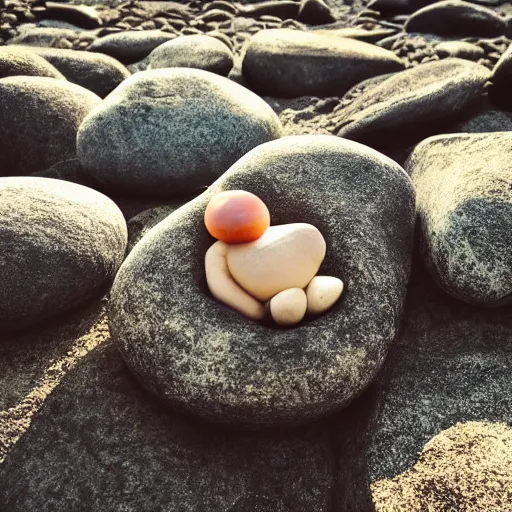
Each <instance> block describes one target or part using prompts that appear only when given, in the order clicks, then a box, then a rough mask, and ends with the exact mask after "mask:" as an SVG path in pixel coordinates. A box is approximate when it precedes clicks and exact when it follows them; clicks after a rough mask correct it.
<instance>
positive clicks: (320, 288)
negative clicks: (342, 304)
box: [306, 276, 343, 315]
mask: <svg viewBox="0 0 512 512" xmlns="http://www.w3.org/2000/svg"><path fill="white" fill-rule="evenodd" d="M342 292H343V282H342V281H341V279H338V278H337V277H331V276H316V277H314V278H313V279H312V280H311V282H310V283H309V285H308V287H307V288H306V296H307V299H308V309H307V311H308V313H309V314H312V315H318V314H320V313H323V312H324V311H327V310H328V309H329V308H330V307H331V306H333V305H334V303H335V302H336V301H337V300H338V299H339V298H340V296H341V294H342Z"/></svg>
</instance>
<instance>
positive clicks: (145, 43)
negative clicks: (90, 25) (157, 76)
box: [88, 30, 177, 64]
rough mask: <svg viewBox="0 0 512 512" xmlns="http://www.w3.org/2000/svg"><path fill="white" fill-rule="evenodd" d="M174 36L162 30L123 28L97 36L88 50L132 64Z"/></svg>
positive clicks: (174, 35) (174, 36)
mask: <svg viewBox="0 0 512 512" xmlns="http://www.w3.org/2000/svg"><path fill="white" fill-rule="evenodd" d="M176 37H177V36H176V34H172V33H170V32H164V31H162V30H125V31H122V32H117V33H114V34H108V35H106V36H103V37H98V38H97V39H95V40H94V41H93V42H92V44H91V46H89V48H88V50H89V51H91V52H99V53H105V54H106V55H110V56H111V57H114V58H115V59H117V60H118V61H120V62H122V63H123V64H133V63H134V62H138V61H140V60H142V59H143V58H144V57H147V56H148V55H149V54H150V53H151V52H152V51H153V50H154V49H155V48H156V47H157V46H160V45H161V44H163V43H166V42H167V41H171V40H172V39H175V38H176Z"/></svg>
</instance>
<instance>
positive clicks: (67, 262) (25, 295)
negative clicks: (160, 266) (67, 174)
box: [0, 177, 127, 329]
mask: <svg viewBox="0 0 512 512" xmlns="http://www.w3.org/2000/svg"><path fill="white" fill-rule="evenodd" d="M0 219H1V222H0V226H1V227H0V245H1V246H2V257H1V259H0V263H1V264H0V279H1V281H2V283H3V286H2V287H1V290H0V323H1V326H2V329H20V328H25V327H27V326H28V325H31V324H34V323H36V322H38V321H40V320H43V319H45V318H48V317H50V316H54V315H56V314H59V313H62V312H63V311H67V310H69V309H71V308H73V307H75V306H77V305H78V304H80V303H83V302H84V301H85V300H87V299H88V298H90V296H91V295H93V294H94V293H97V292H98V290H99V289H101V287H102V286H104V285H105V284H107V283H108V282H109V281H111V280H112V279H113V277H114V275H115V273H116V271H117V269H118V267H119V265H120V264H121V262H122V261H123V258H124V252H125V249H126V240H127V232H126V223H125V221H124V218H123V216H122V214H121V212H120V211H119V209H118V208H117V207H116V205H115V204H114V203H113V202H112V201H110V199H108V198H107V197H105V196H104V195H102V194H99V193H98V192H96V191H94V190H92V189H88V188H86V187H82V186H80V185H76V184H73V183H69V182H65V181H59V180H52V179H48V178H38V177H10V178H2V179H1V180H0Z"/></svg>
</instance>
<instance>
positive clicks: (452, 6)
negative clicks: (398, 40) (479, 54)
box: [405, 0, 507, 37]
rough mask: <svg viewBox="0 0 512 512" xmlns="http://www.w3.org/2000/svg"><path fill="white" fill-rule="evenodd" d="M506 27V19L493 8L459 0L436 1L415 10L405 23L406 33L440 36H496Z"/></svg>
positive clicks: (501, 33) (502, 32)
mask: <svg viewBox="0 0 512 512" xmlns="http://www.w3.org/2000/svg"><path fill="white" fill-rule="evenodd" d="M506 29H507V22H506V20H505V19H504V18H501V17H500V16H498V15H497V14H496V13H495V12H494V11H492V10H490V9H488V8H486V7H482V6H478V5H473V4H470V3H469V2H463V1H460V0H444V1H442V2H435V3H434V4H433V5H429V6H427V7H424V8H423V9H420V10H419V11H417V12H416V13H414V14H413V15H412V16H411V17H410V18H409V20H408V21H407V23H406V24H405V30H406V31H407V32H420V33H426V34H435V35H438V36H442V37H498V36H500V35H503V34H504V33H505V31H506Z"/></svg>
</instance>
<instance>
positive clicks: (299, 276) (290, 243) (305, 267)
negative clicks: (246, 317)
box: [227, 223, 326, 301]
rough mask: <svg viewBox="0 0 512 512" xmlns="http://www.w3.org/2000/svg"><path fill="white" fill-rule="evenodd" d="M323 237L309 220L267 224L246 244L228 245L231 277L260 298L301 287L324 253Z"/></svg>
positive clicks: (315, 271) (317, 265)
mask: <svg viewBox="0 0 512 512" xmlns="http://www.w3.org/2000/svg"><path fill="white" fill-rule="evenodd" d="M325 249H326V245H325V240H324V237H323V236H322V234H321V233H320V231H318V229H317V228H316V227H314V226H312V225H311V224H305V223H295V224H285V225H283V226H271V227H269V228H268V229H267V230H266V231H265V232H264V233H263V235H262V236H261V237H260V238H258V239H257V240H255V241H254V242H250V243H247V244H240V245H233V246H231V247H230V248H229V251H228V255H227V261H228V267H229V271H230V273H231V275H232V276H233V278H234V279H235V281H236V282H237V283H238V284H239V285H240V286H241V287H242V288H243V289H244V290H246V291H247V292H249V293H250V294H251V295H252V296H253V297H256V298H257V299H259V300H261V301H266V300H269V299H270V298H272V297H273V296H274V295H276V293H279V292H281V291H283V290H286V289H287V288H295V287H298V288H304V287H305V286H306V285H307V284H308V283H309V281H311V279H312V278H313V276H314V275H315V274H316V273H317V272H318V269H319V268H320V265H321V264H322V261H323V259H324V257H325Z"/></svg>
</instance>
